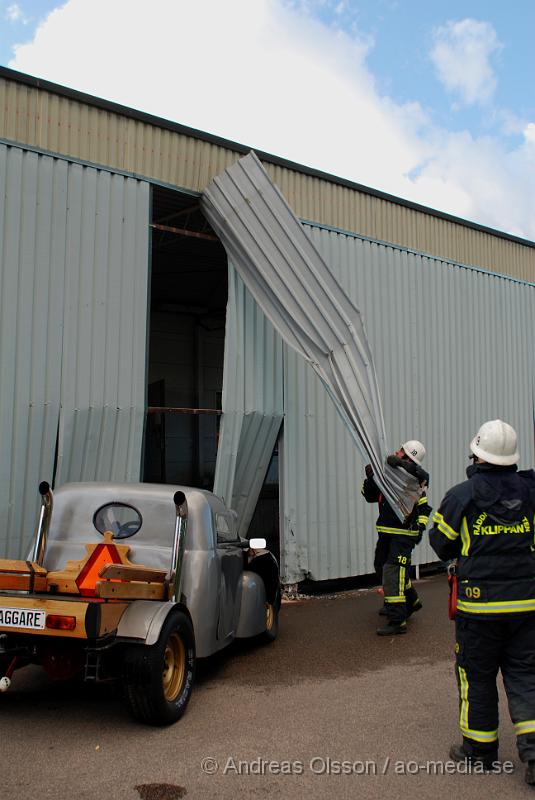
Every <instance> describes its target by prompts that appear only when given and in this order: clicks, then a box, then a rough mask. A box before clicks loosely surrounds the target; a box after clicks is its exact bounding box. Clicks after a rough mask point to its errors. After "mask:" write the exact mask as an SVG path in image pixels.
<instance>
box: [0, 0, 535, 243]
mask: <svg viewBox="0 0 535 800" xmlns="http://www.w3.org/2000/svg"><path fill="white" fill-rule="evenodd" d="M0 18H1V19H2V24H1V26H0V61H1V63H2V64H4V65H7V66H11V67H12V68H14V69H18V70H20V71H22V72H28V73H30V74H32V75H37V76H38V77H42V78H46V79H48V80H52V81H54V82H56V83H60V84H63V85H68V86H72V87H73V88H77V89H80V90H81V91H85V92H89V93H90V94H94V95H97V96H100V97H105V98H107V99H110V100H115V101H117V102H120V103H124V104H126V105H129V106H132V107H134V108H138V109H142V110H146V111H149V112H150V113H154V114H157V115H159V116H163V117H167V118H169V119H173V120H175V121H177V122H180V123H183V124H185V125H190V126H192V127H196V128H200V129H201V130H205V131H208V132H211V133H215V134H219V135H221V136H225V137H227V138H230V139H232V140H235V141H238V142H242V143H244V144H248V145H250V146H252V147H256V148H258V149H261V150H266V151H268V152H271V153H274V154H276V155H280V156H283V157H286V158H290V159H292V160H295V161H298V162H300V163H304V164H307V165H309V166H312V167H316V168H318V169H323V170H325V171H327V172H331V173H334V174H336V175H340V176H342V177H345V178H349V179H351V180H355V181H357V182H359V183H363V184H365V185H368V186H372V187H374V188H378V189H382V190H384V191H387V192H391V193H392V194H395V195H398V196H401V197H406V198H408V199H412V200H415V201H417V202H421V203H423V204H425V205H429V206H431V207H434V208H438V209H440V210H443V211H447V212H450V213H453V214H456V215H458V216H461V217H465V218H467V219H472V220H475V221H478V222H481V223H483V224H486V225H490V226H491V227H494V228H498V229H501V230H506V231H509V232H511V233H514V234H517V235H520V236H524V237H526V238H529V239H535V210H534V209H535V93H534V91H533V88H532V76H533V74H535V56H534V55H533V48H532V33H533V31H534V30H535V3H533V2H532V1H531V0H515V2H514V3H510V4H507V3H504V2H503V0H502V1H501V2H497V0H487V2H482V1H481V0H464V1H463V2H460V1H459V0H449V2H447V3H446V2H441V0H437V1H436V2H429V0H428V1H427V2H423V0H373V2H372V0H225V2H224V3H222V2H221V0H195V2H192V1H191V0H152V2H151V3H150V4H141V3H134V2H131V1H130V0H65V2H63V3H62V4H57V3H54V2H50V0H18V1H17V2H10V0H0Z"/></svg>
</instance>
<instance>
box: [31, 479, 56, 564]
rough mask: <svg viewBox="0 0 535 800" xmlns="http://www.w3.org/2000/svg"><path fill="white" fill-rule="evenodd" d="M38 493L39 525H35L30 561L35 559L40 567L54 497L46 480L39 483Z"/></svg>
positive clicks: (43, 556)
mask: <svg viewBox="0 0 535 800" xmlns="http://www.w3.org/2000/svg"><path fill="white" fill-rule="evenodd" d="M39 493H40V495H41V512H40V514H39V525H38V527H37V536H36V537H35V544H34V547H33V553H32V561H35V562H36V563H37V564H39V566H40V567H42V566H43V562H44V560H45V550H46V540H47V537H48V529H49V527H50V519H51V517H52V507H53V504H54V497H53V495H52V489H51V488H50V486H49V485H48V483H47V482H46V481H43V482H42V483H40V484H39Z"/></svg>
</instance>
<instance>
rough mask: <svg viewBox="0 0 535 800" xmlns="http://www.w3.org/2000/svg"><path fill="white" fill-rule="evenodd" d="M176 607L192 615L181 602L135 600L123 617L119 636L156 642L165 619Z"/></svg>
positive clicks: (118, 630)
mask: <svg viewBox="0 0 535 800" xmlns="http://www.w3.org/2000/svg"><path fill="white" fill-rule="evenodd" d="M176 608H178V609H180V610H181V611H184V612H185V613H186V614H187V615H188V617H190V614H189V612H188V610H187V609H186V607H185V606H183V605H182V604H181V603H172V602H156V601H154V600H134V601H133V602H132V603H130V605H129V606H128V608H127V609H126V611H125V612H124V614H123V616H122V617H121V621H120V622H119V627H118V628H117V638H119V639H123V640H124V639H130V640H136V641H137V642H140V643H143V644H146V645H149V646H150V645H153V644H156V642H157V641H158V637H159V635H160V631H161V629H162V627H163V625H164V622H165V620H166V619H167V617H168V616H169V614H170V613H171V612H172V611H173V610H174V609H176ZM190 619H191V617H190Z"/></svg>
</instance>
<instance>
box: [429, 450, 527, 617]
mask: <svg viewBox="0 0 535 800" xmlns="http://www.w3.org/2000/svg"><path fill="white" fill-rule="evenodd" d="M466 474H467V475H468V480H467V481H464V483H460V484H458V485H457V486H454V487H453V489H450V490H449V492H448V493H447V494H446V496H445V497H444V499H443V501H442V504H441V506H440V508H439V509H438V511H437V512H436V513H435V514H434V515H433V523H434V524H433V528H432V529H431V531H430V533H429V538H430V542H431V546H432V547H433V549H434V551H435V552H436V553H437V555H438V556H439V558H441V559H442V560H444V561H447V560H450V559H458V564H457V575H458V581H459V584H458V601H457V610H458V612H459V613H460V614H464V615H470V616H474V615H477V617H481V616H483V615H485V616H487V617H488V616H491V617H501V616H502V615H503V614H515V613H525V612H530V611H531V612H535V544H534V513H535V472H534V471H533V470H525V471H522V472H517V468H516V466H515V465H513V466H511V467H496V466H494V465H492V464H473V465H471V466H470V467H468V469H467V471H466Z"/></svg>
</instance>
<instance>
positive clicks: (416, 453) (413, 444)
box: [401, 439, 425, 464]
mask: <svg viewBox="0 0 535 800" xmlns="http://www.w3.org/2000/svg"><path fill="white" fill-rule="evenodd" d="M401 446H402V448H403V449H404V450H405V453H406V455H408V457H409V458H410V460H411V461H414V463H415V464H421V463H422V461H423V460H424V458H425V447H424V446H423V444H422V443H421V442H419V441H418V440H417V439H409V441H408V442H405V444H402V445H401Z"/></svg>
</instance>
